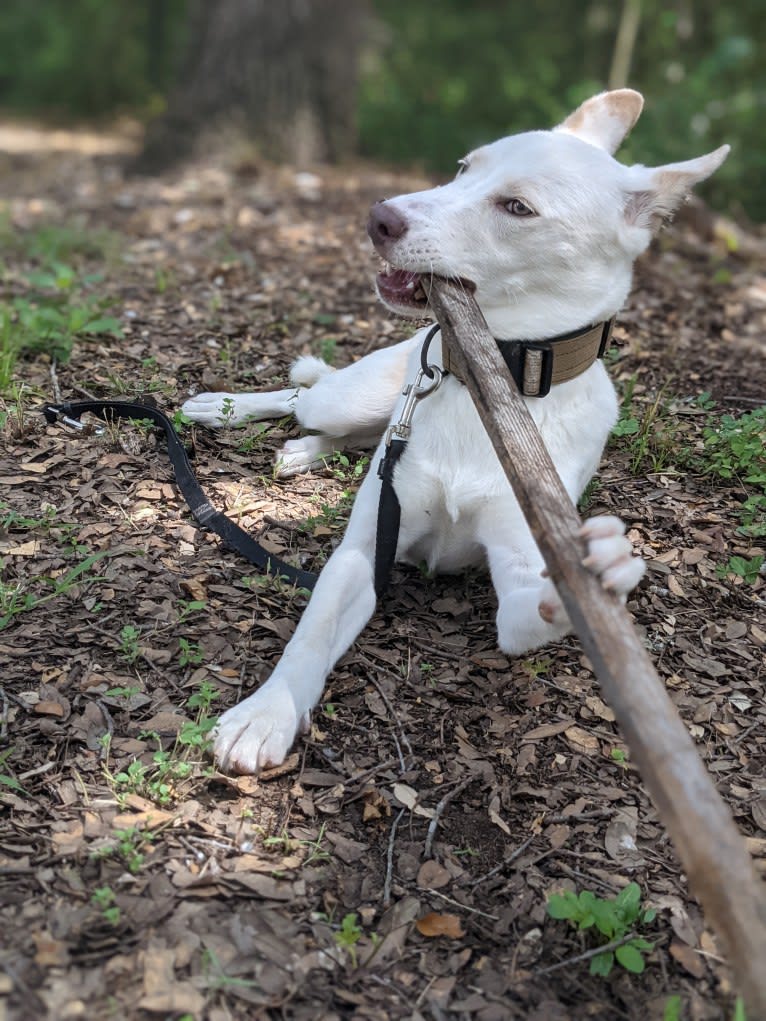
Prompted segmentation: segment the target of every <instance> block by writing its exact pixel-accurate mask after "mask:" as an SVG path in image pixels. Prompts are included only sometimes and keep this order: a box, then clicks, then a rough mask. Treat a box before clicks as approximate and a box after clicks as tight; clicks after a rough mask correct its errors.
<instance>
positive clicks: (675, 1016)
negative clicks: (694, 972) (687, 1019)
mask: <svg viewBox="0 0 766 1021" xmlns="http://www.w3.org/2000/svg"><path fill="white" fill-rule="evenodd" d="M662 1021H681V997H680V996H671V997H670V998H669V999H668V1001H667V1003H666V1004H665V1009H664V1010H663V1012H662Z"/></svg>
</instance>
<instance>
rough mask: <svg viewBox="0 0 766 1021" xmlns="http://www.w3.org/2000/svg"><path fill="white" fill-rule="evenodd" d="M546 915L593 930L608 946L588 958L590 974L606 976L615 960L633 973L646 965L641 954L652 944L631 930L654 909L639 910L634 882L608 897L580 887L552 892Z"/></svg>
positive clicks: (647, 919) (643, 922) (649, 919)
mask: <svg viewBox="0 0 766 1021" xmlns="http://www.w3.org/2000/svg"><path fill="white" fill-rule="evenodd" d="M548 914H549V915H550V916H551V918H557V919H565V920H566V921H569V922H571V923H572V925H576V926H577V928H578V930H579V931H580V932H583V931H585V930H592V931H594V932H595V933H597V934H598V938H599V941H600V942H601V943H604V944H608V945H609V946H610V949H606V948H605V949H604V951H603V953H599V954H597V955H596V956H595V957H593V958H592V959H591V962H590V973H591V975H601V976H603V977H606V976H607V975H609V973H610V972H611V970H612V968H613V967H614V963H615V961H616V962H617V963H618V964H620V965H621V966H622V967H623V968H625V970H626V971H630V972H633V974H636V975H638V974H640V973H641V972H642V971H643V970H644V968H645V967H646V962H645V961H644V954H645V953H646V952H648V951H650V950H652V949H653V948H654V944H653V943H650V942H648V941H647V940H645V939H643V938H642V937H640V936H638V935H634V934H633V932H632V930H633V929H634V927H637V926H639V925H647V924H648V923H649V922H652V921H653V920H654V918H655V915H656V912H655V911H654V910H653V909H652V908H646V909H643V910H642V908H641V889H640V887H639V886H638V883H628V885H627V886H626V887H625V888H624V889H623V890H621V891H620V893H619V894H618V895H617V896H616V897H614V898H613V899H609V900H607V899H604V898H602V897H597V896H596V895H595V894H594V893H591V891H590V890H583V891H582V892H581V893H580V894H579V895H578V894H576V893H574V892H572V891H571V890H565V891H564V892H563V893H554V894H552V895H551V896H550V897H549V898H548ZM615 944H617V945H615Z"/></svg>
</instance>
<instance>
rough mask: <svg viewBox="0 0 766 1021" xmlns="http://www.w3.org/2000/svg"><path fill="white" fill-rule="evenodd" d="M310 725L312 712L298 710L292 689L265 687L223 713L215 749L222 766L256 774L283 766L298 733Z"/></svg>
mask: <svg viewBox="0 0 766 1021" xmlns="http://www.w3.org/2000/svg"><path fill="white" fill-rule="evenodd" d="M309 725H310V717H309V714H308V713H304V714H302V715H299V714H298V713H297V711H296V708H295V703H294V701H293V699H292V696H291V695H290V694H289V692H285V691H280V690H278V689H276V688H271V689H270V688H268V687H267V686H266V687H263V688H261V689H260V690H259V691H256V692H255V694H254V695H251V696H250V697H249V698H246V699H245V700H244V702H240V703H239V705H235V706H234V707H233V708H231V709H229V710H227V712H225V713H224V714H223V715H222V716H221V718H220V719H219V721H218V723H217V725H216V728H215V731H214V734H213V752H214V755H215V758H216V760H217V761H218V763H219V765H220V767H221V769H224V770H228V771H229V772H232V773H257V772H258V770H259V769H265V768H267V767H269V766H279V765H281V763H283V762H284V760H285V758H286V756H287V753H288V752H289V751H290V748H291V747H292V744H293V741H294V740H295V738H296V736H297V734H298V733H303V732H305V731H307V730H308V728H309Z"/></svg>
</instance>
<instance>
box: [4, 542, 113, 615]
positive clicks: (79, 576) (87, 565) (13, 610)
mask: <svg viewBox="0 0 766 1021" xmlns="http://www.w3.org/2000/svg"><path fill="white" fill-rule="evenodd" d="M108 554H109V551H108V550H102V552H100V553H92V554H91V555H90V556H88V557H86V558H85V559H84V560H83V561H81V562H80V563H79V564H76V565H75V566H74V567H72V568H70V569H69V570H68V571H66V572H65V573H64V574H62V575H60V576H59V577H56V578H38V579H36V582H37V583H38V584H42V585H47V586H50V588H51V590H52V591H50V592H45V593H43V594H42V595H41V594H38V593H36V592H32V591H29V590H28V589H27V586H26V584H25V583H24V582H21V581H19V582H15V583H6V582H4V581H2V580H1V579H0V631H3V630H5V628H7V627H8V626H9V625H10V624H11V623H12V622H13V620H14V618H16V617H17V616H18V615H19V614H21V613H26V612H27V611H28V610H33V609H34V608H35V607H37V606H43V605H44V604H45V603H49V602H50V601H51V600H52V599H55V598H56V597H57V596H60V595H64V594H66V593H68V592H70V591H71V590H72V589H73V588H75V586H77V585H80V584H86V583H87V584H91V583H92V582H95V581H103V578H102V577H101V576H100V575H98V576H96V575H90V570H91V568H92V567H93V566H94V564H96V563H98V561H99V560H101V559H102V558H103V557H105V556H108Z"/></svg>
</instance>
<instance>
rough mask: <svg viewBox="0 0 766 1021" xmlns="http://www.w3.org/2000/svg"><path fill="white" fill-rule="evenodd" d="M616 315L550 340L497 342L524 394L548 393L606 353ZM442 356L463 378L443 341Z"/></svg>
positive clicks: (530, 395) (446, 366) (539, 394)
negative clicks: (553, 387)
mask: <svg viewBox="0 0 766 1021" xmlns="http://www.w3.org/2000/svg"><path fill="white" fill-rule="evenodd" d="M614 319H615V317H614V316H612V318H611V319H607V321H606V322H605V323H598V324H597V325H596V326H588V327H587V328H586V329H584V330H574V331H573V332H572V333H562V334H561V335H560V336H558V337H551V338H550V339H549V340H498V341H496V343H497V346H498V348H499V349H500V353H501V354H502V356H503V358H504V359H505V364H506V365H507V366H508V368H509V370H510V373H511V375H512V376H513V378H514V380H515V382H516V386H518V388H519V390H521V392H522V393H523V394H524V396H525V397H545V395H546V394H547V393H548V392H549V390H550V388H551V387H552V386H555V385H556V384H557V383H565V382H566V381H567V380H568V379H574V378H575V376H579V375H580V374H581V373H583V372H585V370H586V369H589V368H590V367H591V365H593V363H594V362H595V361H596V360H597V359H598V358H603V357H604V352H605V351H606V350H607V348H608V347H609V344H610V342H611V339H612V327H613V326H614ZM442 360H443V362H444V368H445V370H446V371H447V372H451V373H452V374H453V375H454V376H455V378H456V379H460V375H459V373H458V372H456V371H455V368H456V366H455V364H454V362H453V360H452V359H451V358H450V350H449V347H448V345H447V344H446V342H444V341H443V342H442ZM461 382H462V380H461Z"/></svg>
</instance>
